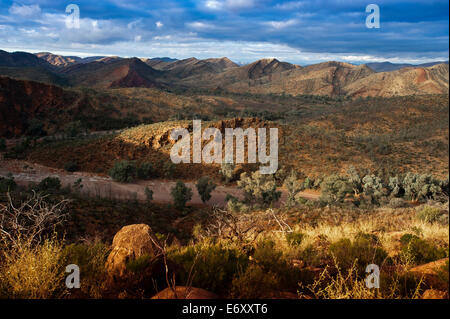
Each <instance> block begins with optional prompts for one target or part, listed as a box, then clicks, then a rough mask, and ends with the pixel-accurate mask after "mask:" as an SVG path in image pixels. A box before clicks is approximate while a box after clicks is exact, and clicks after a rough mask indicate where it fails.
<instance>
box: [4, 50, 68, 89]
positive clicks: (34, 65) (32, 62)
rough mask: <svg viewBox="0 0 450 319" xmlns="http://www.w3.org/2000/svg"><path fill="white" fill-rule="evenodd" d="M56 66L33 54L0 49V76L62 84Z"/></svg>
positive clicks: (62, 81) (62, 80)
mask: <svg viewBox="0 0 450 319" xmlns="http://www.w3.org/2000/svg"><path fill="white" fill-rule="evenodd" d="M56 69H57V68H56V67H55V66H53V65H51V64H50V63H48V62H47V61H45V60H43V59H40V58H38V57H37V56H35V55H34V54H30V53H26V52H13V53H9V52H6V51H2V50H0V76H2V75H3V76H9V77H12V78H16V79H24V80H31V81H38V82H43V83H49V84H58V85H64V84H66V81H65V79H64V78H62V77H61V76H59V75H58V74H57V73H56Z"/></svg>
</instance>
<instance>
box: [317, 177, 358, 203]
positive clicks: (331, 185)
mask: <svg viewBox="0 0 450 319" xmlns="http://www.w3.org/2000/svg"><path fill="white" fill-rule="evenodd" d="M320 189H321V190H322V195H321V199H322V200H323V201H325V202H326V203H330V204H332V203H337V202H343V201H344V199H345V197H346V196H347V194H351V193H352V187H351V185H350V183H349V182H348V180H347V179H346V178H345V177H341V176H338V175H331V176H328V177H326V178H325V179H324V180H323V181H322V183H321V184H320Z"/></svg>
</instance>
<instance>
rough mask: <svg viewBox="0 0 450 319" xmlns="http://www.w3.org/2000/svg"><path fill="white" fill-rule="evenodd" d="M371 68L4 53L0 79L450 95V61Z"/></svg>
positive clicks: (259, 91) (104, 85) (309, 92)
mask: <svg viewBox="0 0 450 319" xmlns="http://www.w3.org/2000/svg"><path fill="white" fill-rule="evenodd" d="M38 57H41V58H38ZM370 65H372V67H373V64H369V66H370ZM377 65H378V66H380V67H381V68H378V69H377V68H376V67H375V69H376V70H378V71H379V70H381V69H383V68H384V67H385V68H388V69H389V68H390V66H389V65H388V64H377ZM405 65H406V64H405ZM427 65H431V66H427ZM369 66H368V65H364V64H363V65H353V64H349V63H344V62H336V61H329V62H323V63H318V64H313V65H309V66H306V67H300V66H298V65H294V64H290V63H286V62H281V61H278V60H277V59H262V60H258V61H255V62H253V63H250V64H248V65H244V66H239V65H237V64H236V63H234V62H232V61H231V60H229V59H228V58H225V57H224V58H212V59H205V60H199V59H196V58H189V59H184V60H174V59H169V58H160V59H158V58H155V59H138V58H121V57H116V56H111V57H88V58H83V59H81V58H77V57H64V56H59V55H54V54H51V53H37V54H36V55H33V54H29V53H25V52H14V53H8V52H5V51H0V75H4V76H8V77H11V78H15V79H24V80H32V81H38V82H43V83H48V84H53V85H60V86H72V87H90V88H100V89H108V88H131V87H142V88H164V89H171V90H175V91H176V90H179V89H180V90H186V89H191V90H198V89H201V90H209V91H212V90H217V89H219V90H222V91H228V92H235V93H241V94H242V93H253V94H267V93H272V94H290V95H294V96H299V95H319V96H325V95H327V96H332V97H338V96H350V97H365V96H382V97H390V96H406V95H414V94H419V95H423V94H446V93H448V81H449V74H448V72H449V69H448V63H441V64H434V63H427V64H424V65H423V66H412V67H404V68H401V69H398V70H394V71H390V72H376V71H374V70H373V69H372V68H370V67H369ZM383 66H384V67H383ZM398 66H399V65H396V66H394V67H393V68H394V69H395V68H396V67H398ZM400 66H403V65H400Z"/></svg>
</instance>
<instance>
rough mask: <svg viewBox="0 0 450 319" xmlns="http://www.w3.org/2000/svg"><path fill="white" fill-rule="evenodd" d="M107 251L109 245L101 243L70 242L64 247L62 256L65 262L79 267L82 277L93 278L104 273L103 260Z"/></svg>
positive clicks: (108, 250) (108, 251)
mask: <svg viewBox="0 0 450 319" xmlns="http://www.w3.org/2000/svg"><path fill="white" fill-rule="evenodd" d="M109 253H110V247H109V246H108V245H105V244H102V243H96V244H93V245H86V244H70V245H67V246H65V247H64V250H63V257H64V260H65V263H67V264H75V265H77V266H78V267H80V269H81V270H82V271H83V278H86V277H89V278H91V279H94V278H95V277H100V276H101V275H103V274H104V273H105V262H106V259H107V258H108V255H109Z"/></svg>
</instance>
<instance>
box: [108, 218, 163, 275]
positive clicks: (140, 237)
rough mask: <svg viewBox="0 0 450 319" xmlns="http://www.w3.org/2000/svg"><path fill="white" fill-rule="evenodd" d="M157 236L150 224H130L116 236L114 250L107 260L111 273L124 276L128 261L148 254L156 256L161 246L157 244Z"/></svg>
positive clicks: (113, 244)
mask: <svg viewBox="0 0 450 319" xmlns="http://www.w3.org/2000/svg"><path fill="white" fill-rule="evenodd" d="M156 242H157V241H156V238H155V236H154V235H153V232H152V229H151V228H150V226H148V225H145V224H136V225H128V226H125V227H123V228H122V229H121V230H120V231H119V232H117V234H116V235H115V236H114V239H113V242H112V251H111V253H110V254H109V256H108V259H107V261H106V269H107V271H108V273H109V274H111V275H114V276H123V275H124V273H125V271H126V265H127V262H128V261H130V260H133V259H136V258H138V257H141V256H144V255H147V256H149V257H151V258H153V257H156V256H157V255H158V253H159V248H158V247H157V246H156V245H155V243H156Z"/></svg>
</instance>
